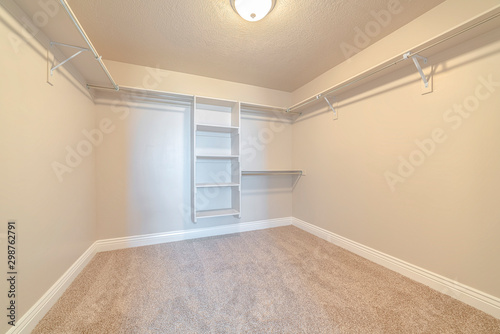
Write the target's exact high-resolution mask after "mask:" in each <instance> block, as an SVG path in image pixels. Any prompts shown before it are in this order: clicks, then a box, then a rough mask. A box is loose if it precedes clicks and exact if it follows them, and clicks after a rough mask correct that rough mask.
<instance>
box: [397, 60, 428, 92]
mask: <svg viewBox="0 0 500 334" xmlns="http://www.w3.org/2000/svg"><path fill="white" fill-rule="evenodd" d="M408 58H411V59H412V60H413V63H414V64H415V67H416V68H417V71H418V73H420V76H421V77H422V81H423V82H424V85H425V87H426V88H427V87H428V86H429V81H428V80H427V78H426V77H425V74H424V72H423V71H422V67H421V66H420V63H419V62H418V60H419V59H422V60H423V61H424V64H427V58H426V57H422V56H421V55H418V54H414V55H412V54H411V52H407V53H405V54H404V55H403V59H408Z"/></svg>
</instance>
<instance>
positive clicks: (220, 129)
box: [196, 124, 239, 134]
mask: <svg viewBox="0 0 500 334" xmlns="http://www.w3.org/2000/svg"><path fill="white" fill-rule="evenodd" d="M238 130H239V128H238V127H237V126H226V125H210V124H197V125H196V131H203V132H217V133H233V134H234V133H238Z"/></svg>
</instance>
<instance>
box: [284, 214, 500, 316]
mask: <svg viewBox="0 0 500 334" xmlns="http://www.w3.org/2000/svg"><path fill="white" fill-rule="evenodd" d="M292 221H293V223H292V225H294V226H296V227H298V228H300V229H302V230H304V231H306V232H309V233H311V234H314V235H315V236H317V237H320V238H322V239H324V240H326V241H328V242H330V243H332V244H335V245H337V246H339V247H342V248H344V249H347V250H348V251H351V252H353V253H355V254H357V255H360V256H362V257H364V258H366V259H368V260H370V261H373V262H375V263H377V264H380V265H382V266H384V267H386V268H389V269H391V270H393V271H395V272H398V273H400V274H402V275H404V276H406V277H409V278H411V279H413V280H415V281H417V282H420V283H422V284H425V285H427V286H429V287H430V288H432V289H434V290H437V291H439V292H441V293H444V294H446V295H448V296H451V297H453V298H455V299H458V300H460V301H462V302H464V303H466V304H468V305H470V306H473V307H475V308H477V309H479V310H481V311H483V312H485V313H488V314H490V315H492V316H493V317H495V318H497V319H500V298H497V297H495V296H492V295H489V294H487V293H484V292H482V291H479V290H477V289H474V288H472V287H470V286H467V285H465V284H462V283H459V282H457V281H454V280H451V279H449V278H447V277H444V276H441V275H439V274H436V273H433V272H431V271H428V270H426V269H423V268H420V267H418V266H415V265H413V264H410V263H408V262H405V261H403V260H400V259H398V258H395V257H393V256H390V255H388V254H385V253H382V252H380V251H378V250H375V249H373V248H370V247H367V246H365V245H362V244H360V243H357V242H355V241H352V240H350V239H347V238H344V237H341V236H340V235H337V234H335V233H333V232H330V231H327V230H325V229H322V228H320V227H318V226H315V225H312V224H310V223H306V222H305V221H302V220H300V219H297V218H293V219H292Z"/></svg>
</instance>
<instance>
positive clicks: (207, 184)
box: [196, 183, 240, 188]
mask: <svg viewBox="0 0 500 334" xmlns="http://www.w3.org/2000/svg"><path fill="white" fill-rule="evenodd" d="M239 185H240V184H239V183H198V184H197V185H196V188H215V187H237V186H239Z"/></svg>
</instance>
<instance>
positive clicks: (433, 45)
mask: <svg viewBox="0 0 500 334" xmlns="http://www.w3.org/2000/svg"><path fill="white" fill-rule="evenodd" d="M60 1H61V3H63V6H65V8H66V9H67V10H68V13H69V14H70V16H71V18H72V19H73V22H75V24H76V25H77V28H79V30H80V32H81V33H82V36H84V38H85V39H86V40H87V41H88V44H89V47H90V48H91V50H92V52H94V54H97V53H96V51H95V49H94V47H93V46H92V44H91V43H90V40H88V37H86V35H85V32H83V29H81V26H80V24H79V23H78V21H77V20H76V17H75V16H74V14H73V13H72V12H71V9H70V8H69V7H68V6H67V4H66V5H65V3H66V1H65V0H60ZM498 16H500V13H496V14H494V15H492V16H490V17H487V18H486V19H484V20H481V21H479V22H477V23H475V24H473V25H471V26H470V27H467V28H465V29H463V30H460V31H458V32H456V33H454V34H452V35H450V36H448V37H445V38H443V39H441V40H439V41H437V42H435V43H432V44H430V45H428V46H425V47H423V48H421V49H419V50H418V51H416V52H406V53H404V54H407V55H406V56H407V57H406V58H403V57H402V56H401V58H399V59H397V60H395V61H393V62H391V63H389V64H387V65H385V66H383V67H381V68H379V69H377V70H375V71H373V72H370V73H368V74H365V75H360V76H358V77H357V78H355V79H352V80H350V81H348V82H346V83H344V84H342V85H340V86H338V87H334V88H331V89H328V90H326V91H323V92H321V93H319V94H317V95H315V96H313V97H310V98H308V99H306V100H305V101H302V102H300V103H298V104H295V105H293V106H291V107H289V108H283V112H286V113H290V114H301V113H300V112H296V113H293V112H292V110H296V109H299V108H302V107H304V106H306V105H308V104H310V103H312V102H315V101H317V100H318V99H320V98H321V97H326V96H328V95H330V94H332V93H335V92H337V91H339V90H341V89H344V88H346V87H349V86H351V85H353V84H355V83H357V82H359V81H361V80H364V79H367V78H369V77H371V76H373V75H375V74H377V73H379V72H382V71H384V70H385V69H387V68H389V67H392V66H394V65H397V64H399V63H400V62H402V61H404V60H406V59H409V58H411V56H413V55H417V54H419V53H421V52H424V51H427V50H428V49H430V48H433V47H435V46H437V45H439V44H442V43H444V42H446V41H448V40H450V39H452V38H454V37H456V36H459V35H461V34H463V33H465V32H467V31H469V30H472V29H474V28H476V27H478V26H480V25H482V24H484V23H486V22H488V21H491V20H493V19H495V18H497V17H498ZM98 60H99V62H100V63H101V64H102V62H101V60H100V57H99V58H98ZM101 66H103V69H104V71H105V72H106V74H107V75H108V77H109V78H110V80H111V82H112V83H113V86H114V87H115V88H114V90H119V87H118V86H117V85H116V84H115V83H114V81H113V79H112V78H111V75H110V74H109V72H108V70H107V69H106V67H105V66H104V64H102V65H101ZM87 88H94V89H113V88H110V87H103V86H97V85H90V84H88V85H87ZM129 89H130V90H133V89H135V88H133V87H129ZM137 90H139V89H137ZM172 94H175V93H172Z"/></svg>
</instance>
